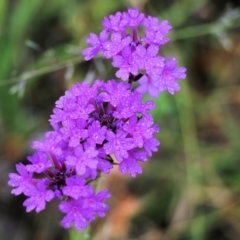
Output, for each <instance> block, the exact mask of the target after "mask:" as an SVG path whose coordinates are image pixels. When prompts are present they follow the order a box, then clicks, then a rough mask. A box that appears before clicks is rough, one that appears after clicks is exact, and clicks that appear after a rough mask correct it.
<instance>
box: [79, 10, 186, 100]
mask: <svg viewBox="0 0 240 240" xmlns="http://www.w3.org/2000/svg"><path fill="white" fill-rule="evenodd" d="M102 25H103V31H102V32H101V33H100V35H99V37H98V36H97V35H96V34H94V33H91V34H90V36H89V37H88V38H87V43H88V44H89V45H90V47H88V48H86V49H84V50H83V52H82V53H83V55H84V56H85V60H90V59H91V58H93V57H94V56H95V55H96V54H98V53H99V52H102V54H103V56H104V57H105V58H112V59H113V61H112V66H113V67H115V68H118V70H117V72H116V77H118V78H120V79H122V80H123V81H128V82H130V83H131V82H133V81H137V82H138V83H139V87H138V88H137V91H139V92H141V93H146V92H148V93H149V95H150V96H152V97H158V96H159V93H160V92H162V91H168V92H170V93H171V94H174V93H175V92H177V91H179V89H180V87H179V84H178V83H177V80H179V79H184V78H185V77H186V74H185V72H186V69H185V68H183V67H180V68H178V67H177V60H176V59H175V58H170V59H169V60H167V59H165V58H164V57H163V56H159V55H158V52H159V49H160V47H161V46H162V45H164V44H166V43H168V42H169V38H167V37H166V34H167V33H168V32H169V31H170V30H171V28H172V27H171V26H170V25H169V22H168V21H167V20H163V21H161V22H159V20H158V18H156V17H152V16H147V17H146V16H145V15H144V14H142V13H139V10H138V9H133V8H130V9H128V11H127V12H123V13H121V12H117V13H116V14H115V15H110V16H108V17H105V18H104V20H103V22H102ZM142 29H144V30H142ZM173 59H174V61H173ZM170 65H171V66H170ZM166 72H168V74H166ZM166 75H167V76H166Z"/></svg>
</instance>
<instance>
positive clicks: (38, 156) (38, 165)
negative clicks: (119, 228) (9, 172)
mask: <svg viewBox="0 0 240 240" xmlns="http://www.w3.org/2000/svg"><path fill="white" fill-rule="evenodd" d="M27 159H28V161H29V162H31V163H32V164H28V165H27V166H26V170H27V171H28V172H36V173H42V172H43V171H44V170H45V169H47V168H50V167H52V162H51V161H50V160H49V159H48V158H47V156H46V153H45V152H36V153H35V154H34V155H33V156H29V157H28V158H27Z"/></svg>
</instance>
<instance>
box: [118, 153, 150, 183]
mask: <svg viewBox="0 0 240 240" xmlns="http://www.w3.org/2000/svg"><path fill="white" fill-rule="evenodd" d="M138 161H147V153H146V152H145V151H129V157H128V158H126V159H123V161H122V162H121V163H120V165H119V170H120V172H121V173H123V174H127V173H130V174H131V176H132V177H134V178H135V177H136V175H137V174H141V173H142V167H141V166H140V165H139V164H138Z"/></svg>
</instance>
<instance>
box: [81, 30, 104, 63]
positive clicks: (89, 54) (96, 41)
mask: <svg viewBox="0 0 240 240" xmlns="http://www.w3.org/2000/svg"><path fill="white" fill-rule="evenodd" d="M107 39H108V32H107V31H102V32H101V34H100V36H99V37H98V36H97V35H96V34H95V33H90V36H89V37H88V38H87V43H88V44H89V45H91V46H92V47H89V48H86V49H84V50H83V51H82V54H83V55H84V56H85V58H84V59H85V60H86V61H88V60H90V59H91V58H93V57H94V56H95V55H97V54H98V52H99V51H101V50H102V45H103V43H105V41H107Z"/></svg>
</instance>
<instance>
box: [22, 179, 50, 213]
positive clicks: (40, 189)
mask: <svg viewBox="0 0 240 240" xmlns="http://www.w3.org/2000/svg"><path fill="white" fill-rule="evenodd" d="M27 196H28V197H29V198H28V199H26V200H25V201H24V203H23V206H24V207H26V208H27V209H26V211H27V212H30V211H32V210H33V209H35V208H36V212H40V211H42V210H43V209H45V206H46V202H49V201H51V200H52V199H53V197H54V193H53V191H51V190H47V189H46V186H45V183H44V181H43V180H39V181H38V183H37V186H36V187H34V188H32V189H31V191H30V192H29V193H28V194H27Z"/></svg>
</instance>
